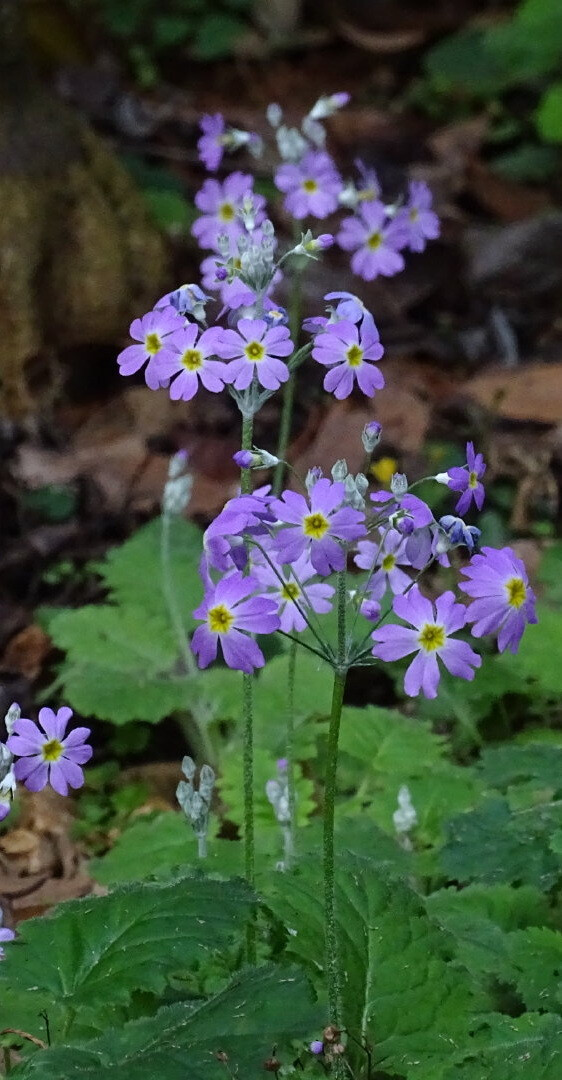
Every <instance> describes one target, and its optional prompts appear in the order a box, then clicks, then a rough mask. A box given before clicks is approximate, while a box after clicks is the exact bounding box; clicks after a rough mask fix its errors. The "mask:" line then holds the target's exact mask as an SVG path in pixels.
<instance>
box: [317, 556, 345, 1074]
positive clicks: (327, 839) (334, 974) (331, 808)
mask: <svg viewBox="0 0 562 1080" xmlns="http://www.w3.org/2000/svg"><path fill="white" fill-rule="evenodd" d="M346 584H347V581H346V572H345V570H340V571H339V572H338V576H337V605H338V649H337V664H336V666H335V667H334V688H333V692H332V708H331V713H330V728H329V733H328V753H327V762H326V777H325V784H324V845H323V850H324V919H325V927H324V932H325V943H326V969H327V975H328V1003H329V1009H330V1012H329V1016H328V1023H330V1024H335V1026H336V1027H339V1028H341V1027H342V1026H343V1023H342V1004H341V993H342V974H341V963H340V955H339V949H338V933H337V924H336V882H335V858H334V816H335V802H336V777H337V767H338V741H339V733H340V720H341V711H342V705H343V695H344V691H345V684H346V680H347V662H346V640H345V616H346V610H345V608H346V599H347V596H346ZM334 1064H335V1066H336V1076H337V1075H338V1068H339V1064H338V1059H336V1061H335V1063H334ZM340 1071H341V1070H340Z"/></svg>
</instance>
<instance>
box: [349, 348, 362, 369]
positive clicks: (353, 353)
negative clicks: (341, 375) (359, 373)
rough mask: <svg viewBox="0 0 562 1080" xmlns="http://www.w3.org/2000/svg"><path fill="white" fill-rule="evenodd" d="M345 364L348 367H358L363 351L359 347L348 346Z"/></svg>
mask: <svg viewBox="0 0 562 1080" xmlns="http://www.w3.org/2000/svg"><path fill="white" fill-rule="evenodd" d="M345 355H346V356H347V362H348V364H349V366H350V367H360V366H361V363H362V361H363V349H360V348H359V345H350V346H349V349H348V350H347V352H346V354H345Z"/></svg>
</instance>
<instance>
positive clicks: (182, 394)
mask: <svg viewBox="0 0 562 1080" xmlns="http://www.w3.org/2000/svg"><path fill="white" fill-rule="evenodd" d="M222 334H223V330H222V329H221V328H220V327H219V326H211V327H210V328H209V329H208V330H203V333H202V334H201V337H199V340H197V338H198V335H199V327H198V326H197V325H196V324H195V323H189V324H188V325H187V326H183V327H182V329H181V330H176V331H175V332H174V333H173V334H170V336H169V337H168V338H166V343H165V345H164V348H163V349H162V350H161V352H160V353H159V354H158V357H157V359H156V371H157V374H158V375H159V377H160V381H161V382H163V381H164V379H166V380H168V379H171V378H173V376H174V375H175V376H177V378H175V379H174V380H173V382H172V385H171V386H170V397H171V399H172V401H190V400H191V398H192V397H194V396H195V394H196V393H197V391H198V389H199V381H201V382H202V384H203V386H204V387H205V389H206V390H211V391H212V393H213V394H218V393H219V392H220V391H221V390H224V386H225V383H226V382H227V376H226V370H227V367H226V364H223V363H222V361H221V360H212V359H210V357H212V356H216V352H217V346H218V343H219V341H220V339H221V336H222Z"/></svg>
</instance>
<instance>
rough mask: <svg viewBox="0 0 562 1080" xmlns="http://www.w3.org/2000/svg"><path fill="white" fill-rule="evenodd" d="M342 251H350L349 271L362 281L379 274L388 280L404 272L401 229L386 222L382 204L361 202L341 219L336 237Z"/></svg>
mask: <svg viewBox="0 0 562 1080" xmlns="http://www.w3.org/2000/svg"><path fill="white" fill-rule="evenodd" d="M336 239H337V241H338V244H339V245H340V247H341V248H343V249H344V251H353V252H354V254H353V256H352V259H351V269H352V270H353V272H354V273H355V274H359V277H362V278H363V279H364V280H365V281H373V280H374V278H376V277H378V276H379V274H382V275H383V277H392V275H393V274H398V273H399V272H400V270H403V269H404V259H403V257H402V255H400V249H401V248H403V247H404V243H405V233H404V226H403V224H401V223H400V222H399V221H398V220H391V221H389V220H388V218H387V213H386V207H385V206H384V203H382V202H365V203H362V205H361V206H360V207H359V209H358V211H357V214H355V215H354V216H353V217H347V218H344V219H343V221H342V223H341V230H340V232H339V233H338V235H337V237H336Z"/></svg>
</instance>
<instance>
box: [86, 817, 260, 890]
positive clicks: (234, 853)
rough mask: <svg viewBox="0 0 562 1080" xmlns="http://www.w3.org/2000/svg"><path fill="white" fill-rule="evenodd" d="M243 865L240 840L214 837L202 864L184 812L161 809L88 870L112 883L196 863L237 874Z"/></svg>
mask: <svg viewBox="0 0 562 1080" xmlns="http://www.w3.org/2000/svg"><path fill="white" fill-rule="evenodd" d="M270 850H271V849H270V848H269V854H270ZM242 864H243V851H242V845H241V844H240V843H238V842H237V841H234V840H217V839H213V838H210V839H209V843H208V855H207V858H206V859H205V861H204V863H202V862H201V861H200V860H199V858H198V855H197V842H196V839H195V836H194V833H193V830H192V829H191V828H190V826H189V825H188V824H187V822H186V820H185V817H184V816H183V814H180V813H174V812H173V811H163V812H161V813H158V814H151V815H150V816H148V815H143V816H142V817H140V818H137V819H136V820H135V821H133V822H132V824H130V825H128V826H127V828H126V829H124V831H123V832H122V833H121V836H120V837H119V839H118V840H117V842H116V843H115V845H114V847H112V848H111V850H110V851H108V852H107V854H106V855H102V856H101V857H100V858H98V859H92V860H91V862H90V872H91V874H92V877H94V878H95V879H96V881H99V882H100V883H101V884H102V885H115V884H123V883H125V882H130V881H139V880H141V879H145V878H150V877H156V878H162V877H168V876H169V875H170V873H171V872H172V870H175V869H176V868H177V867H186V866H199V867H200V868H201V869H204V870H205V872H206V873H208V874H210V873H217V874H218V873H220V874H221V875H223V876H224V875H226V874H238V873H241V872H242Z"/></svg>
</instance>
